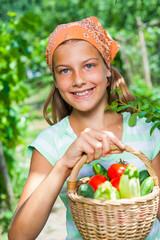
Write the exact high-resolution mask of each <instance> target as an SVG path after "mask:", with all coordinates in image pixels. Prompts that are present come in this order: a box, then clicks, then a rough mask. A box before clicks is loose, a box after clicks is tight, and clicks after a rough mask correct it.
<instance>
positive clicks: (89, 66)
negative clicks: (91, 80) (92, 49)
mask: <svg viewBox="0 0 160 240" xmlns="http://www.w3.org/2000/svg"><path fill="white" fill-rule="evenodd" d="M93 67H94V65H93V64H91V63H88V64H86V68H87V69H90V68H93Z"/></svg>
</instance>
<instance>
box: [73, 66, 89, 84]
mask: <svg viewBox="0 0 160 240" xmlns="http://www.w3.org/2000/svg"><path fill="white" fill-rule="evenodd" d="M85 83H86V80H85V77H84V75H83V74H82V72H81V71H78V70H77V71H74V74H73V82H72V85H73V86H78V87H81V86H82V85H83V84H85Z"/></svg>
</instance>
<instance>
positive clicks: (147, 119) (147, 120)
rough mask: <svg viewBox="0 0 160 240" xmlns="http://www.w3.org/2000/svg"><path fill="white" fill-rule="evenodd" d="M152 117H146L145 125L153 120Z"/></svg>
mask: <svg viewBox="0 0 160 240" xmlns="http://www.w3.org/2000/svg"><path fill="white" fill-rule="evenodd" d="M153 118H154V116H148V117H147V118H146V120H145V122H146V123H150V122H151V121H152V120H153Z"/></svg>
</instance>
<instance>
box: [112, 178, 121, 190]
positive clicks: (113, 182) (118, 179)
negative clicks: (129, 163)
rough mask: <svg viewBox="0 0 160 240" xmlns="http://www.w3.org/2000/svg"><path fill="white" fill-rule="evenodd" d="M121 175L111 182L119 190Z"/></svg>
mask: <svg viewBox="0 0 160 240" xmlns="http://www.w3.org/2000/svg"><path fill="white" fill-rule="evenodd" d="M120 179H121V177H117V178H113V179H112V180H111V181H110V183H111V184H112V186H113V187H115V188H116V189H117V190H118V191H119V183H120Z"/></svg>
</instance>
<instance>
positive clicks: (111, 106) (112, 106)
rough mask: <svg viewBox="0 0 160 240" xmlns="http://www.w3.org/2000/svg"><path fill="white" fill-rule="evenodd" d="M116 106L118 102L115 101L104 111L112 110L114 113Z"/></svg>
mask: <svg viewBox="0 0 160 240" xmlns="http://www.w3.org/2000/svg"><path fill="white" fill-rule="evenodd" d="M117 106H118V102H117V100H115V101H113V102H112V103H111V104H110V105H109V106H107V107H106V108H105V109H104V111H106V110H108V109H112V110H113V111H115V110H116V109H117Z"/></svg>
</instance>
